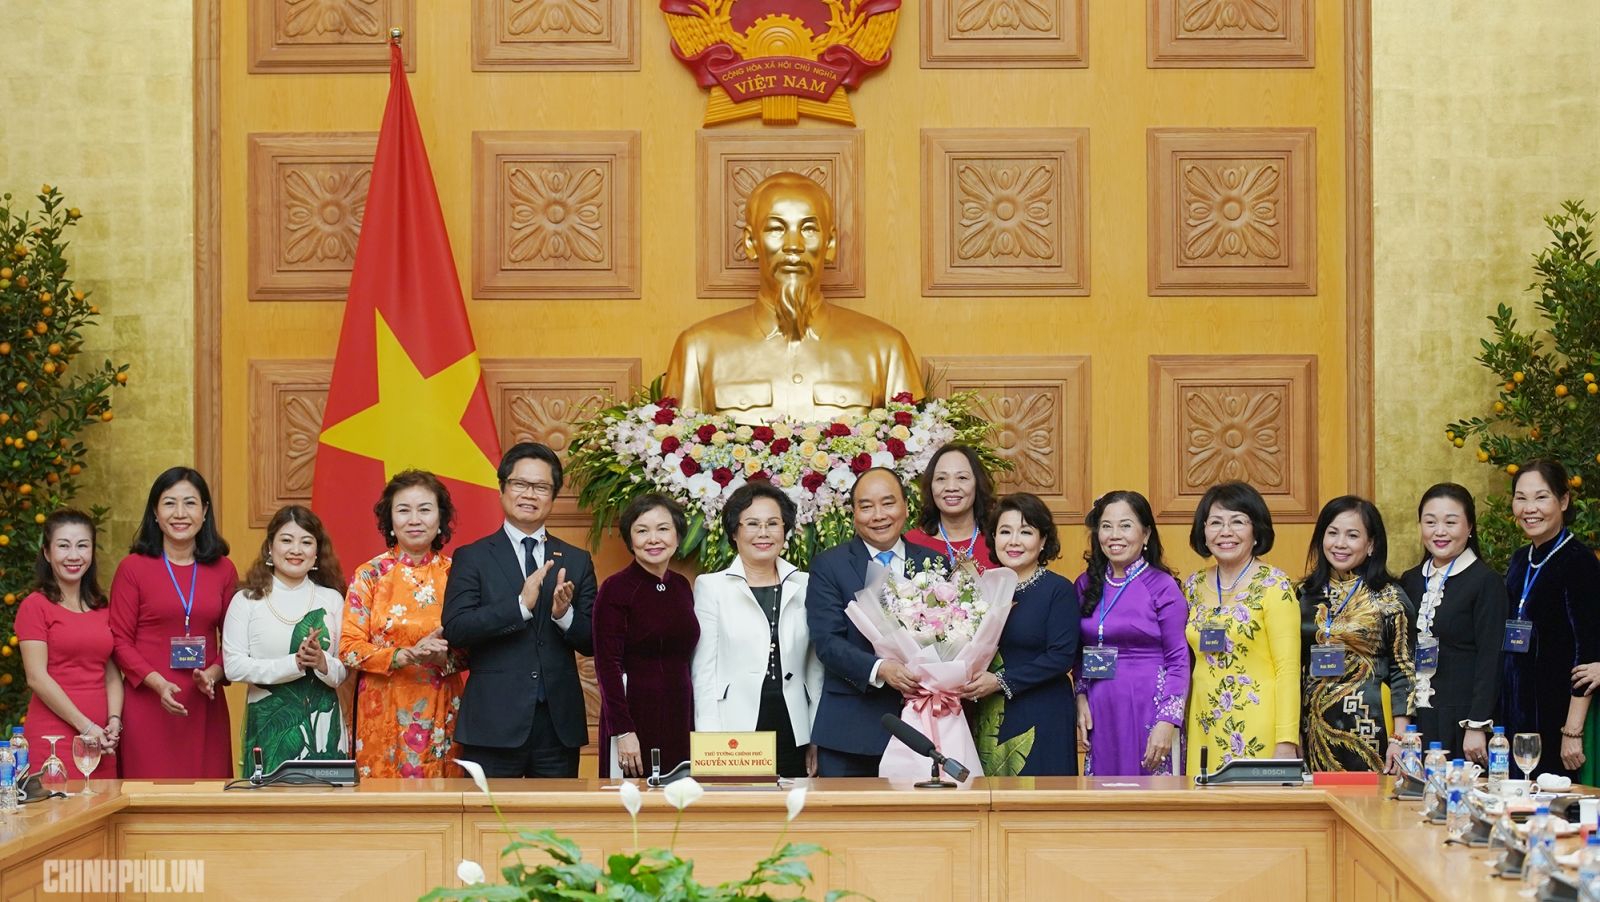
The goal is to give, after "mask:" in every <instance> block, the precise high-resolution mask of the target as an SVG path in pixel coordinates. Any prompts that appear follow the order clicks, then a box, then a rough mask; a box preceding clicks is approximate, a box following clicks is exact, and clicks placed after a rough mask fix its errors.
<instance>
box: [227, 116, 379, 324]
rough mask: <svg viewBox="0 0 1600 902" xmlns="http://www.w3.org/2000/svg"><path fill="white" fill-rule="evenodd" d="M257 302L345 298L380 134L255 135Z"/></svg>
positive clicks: (252, 216)
mask: <svg viewBox="0 0 1600 902" xmlns="http://www.w3.org/2000/svg"><path fill="white" fill-rule="evenodd" d="M249 147H250V153H249V192H248V198H247V202H248V205H249V219H248V222H249V230H250V270H249V276H250V282H249V297H250V299H251V300H275V301H277V300H343V299H344V297H345V294H346V293H347V292H348V291H349V288H350V270H351V268H352V267H353V266H354V264H355V258H356V243H357V240H358V239H359V237H360V234H361V219H362V216H363V214H364V213H365V210H366V204H367V188H368V186H369V181H370V180H371V177H372V157H373V154H374V153H375V152H376V150H377V136H376V135H375V134H372V133H370V132H367V133H325V134H256V135H251V136H250V137H249Z"/></svg>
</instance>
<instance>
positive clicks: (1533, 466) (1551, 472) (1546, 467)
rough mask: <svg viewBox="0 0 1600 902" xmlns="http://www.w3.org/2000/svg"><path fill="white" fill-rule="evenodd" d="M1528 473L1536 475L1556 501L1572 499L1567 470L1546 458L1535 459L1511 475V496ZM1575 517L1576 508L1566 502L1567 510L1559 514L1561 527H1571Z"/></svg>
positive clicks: (1574, 505)
mask: <svg viewBox="0 0 1600 902" xmlns="http://www.w3.org/2000/svg"><path fill="white" fill-rule="evenodd" d="M1529 473H1538V474H1539V478H1540V479H1543V480H1544V483H1545V485H1548V486H1549V487H1550V492H1551V493H1552V494H1554V495H1555V496H1556V499H1557V500H1560V499H1562V498H1568V499H1570V498H1571V497H1572V482H1571V477H1569V476H1568V475H1567V468H1566V467H1564V466H1562V465H1561V461H1559V460H1552V459H1551V458H1548V457H1535V458H1534V459H1533V460H1530V461H1527V462H1526V463H1524V464H1523V465H1522V466H1520V467H1518V468H1517V472H1515V473H1513V474H1511V494H1513V495H1515V494H1516V493H1517V483H1518V482H1520V481H1521V480H1522V477H1524V476H1526V475H1528V474H1529ZM1577 515H1578V506H1577V505H1576V504H1573V503H1571V501H1568V503H1567V509H1566V510H1564V511H1562V512H1561V525H1563V526H1571V525H1572V518H1573V517H1576V516H1577Z"/></svg>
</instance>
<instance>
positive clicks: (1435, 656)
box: [1417, 639, 1439, 674]
mask: <svg viewBox="0 0 1600 902" xmlns="http://www.w3.org/2000/svg"><path fill="white" fill-rule="evenodd" d="M1438 669H1439V640H1437V639H1435V640H1433V641H1432V642H1418V643H1417V673H1420V674H1431V673H1433V672H1435V671H1437V670H1438Z"/></svg>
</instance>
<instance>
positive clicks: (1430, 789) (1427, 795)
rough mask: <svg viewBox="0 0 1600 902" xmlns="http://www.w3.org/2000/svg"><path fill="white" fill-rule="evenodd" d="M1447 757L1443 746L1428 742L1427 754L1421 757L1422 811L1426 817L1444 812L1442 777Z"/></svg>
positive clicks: (1443, 776)
mask: <svg viewBox="0 0 1600 902" xmlns="http://www.w3.org/2000/svg"><path fill="white" fill-rule="evenodd" d="M1446 761H1447V759H1446V758H1445V756H1444V746H1443V745H1442V744H1441V743H1438V742H1430V743H1428V755H1427V757H1425V758H1423V759H1422V779H1423V781H1424V782H1423V789H1422V813H1423V814H1424V815H1426V816H1427V817H1430V818H1431V817H1433V816H1434V815H1435V814H1442V813H1443V812H1444V779H1445V768H1446V766H1447V764H1446Z"/></svg>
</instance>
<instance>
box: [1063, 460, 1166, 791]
mask: <svg viewBox="0 0 1600 902" xmlns="http://www.w3.org/2000/svg"><path fill="white" fill-rule="evenodd" d="M1084 522H1085V523H1086V525H1087V526H1088V527H1089V552H1088V553H1087V554H1085V555H1084V559H1085V560H1086V561H1088V565H1089V568H1088V570H1087V571H1085V572H1084V574H1083V575H1082V576H1080V577H1078V597H1079V598H1080V599H1082V604H1083V618H1082V624H1081V627H1082V641H1081V642H1080V648H1081V649H1082V652H1081V654H1080V664H1079V667H1078V672H1077V691H1078V744H1079V746H1080V747H1081V748H1083V750H1084V764H1083V772H1084V773H1085V774H1086V775H1088V776H1149V775H1155V774H1173V773H1178V769H1177V768H1175V767H1174V763H1175V762H1176V761H1178V760H1181V759H1180V755H1181V753H1180V754H1174V749H1175V747H1176V746H1177V741H1178V736H1179V733H1180V730H1181V728H1182V725H1183V699H1184V695H1185V694H1186V693H1187V692H1188V691H1189V649H1188V646H1187V645H1186V643H1185V641H1184V636H1183V628H1184V622H1185V619H1186V617H1187V615H1188V609H1187V606H1186V605H1185V603H1184V599H1183V591H1182V590H1181V589H1179V588H1178V581H1177V580H1176V579H1175V578H1173V575H1172V571H1171V570H1169V569H1167V565H1166V563H1165V562H1164V561H1163V560H1162V557H1161V536H1160V535H1158V534H1157V532H1156V523H1155V516H1154V515H1153V514H1152V513H1151V511H1150V502H1149V501H1146V500H1145V497H1144V496H1143V495H1141V494H1139V493H1138V492H1127V491H1117V492H1108V493H1106V494H1105V495H1104V496H1102V497H1101V498H1100V500H1098V501H1096V502H1095V504H1094V507H1093V508H1092V509H1091V510H1090V511H1089V516H1088V517H1087V518H1085V521H1084Z"/></svg>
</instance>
